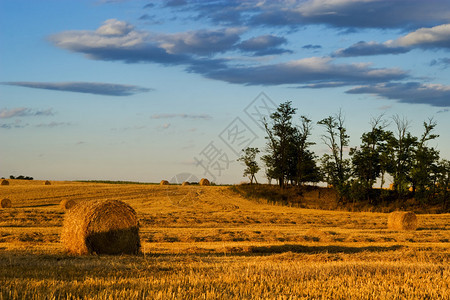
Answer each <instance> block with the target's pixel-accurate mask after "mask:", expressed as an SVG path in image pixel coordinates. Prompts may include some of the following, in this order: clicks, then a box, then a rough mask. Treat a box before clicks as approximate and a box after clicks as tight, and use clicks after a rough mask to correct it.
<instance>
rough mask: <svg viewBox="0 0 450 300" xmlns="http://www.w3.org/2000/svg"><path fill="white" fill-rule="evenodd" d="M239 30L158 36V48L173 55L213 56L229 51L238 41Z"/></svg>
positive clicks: (201, 31)
mask: <svg viewBox="0 0 450 300" xmlns="http://www.w3.org/2000/svg"><path fill="white" fill-rule="evenodd" d="M243 31H244V30H243V29H241V28H226V29H219V30H197V31H188V32H182V33H175V34H170V35H169V34H167V35H159V36H158V37H156V40H158V41H159V42H160V47H162V48H164V49H165V50H166V51H167V52H168V53H173V54H182V53H183V54H186V53H190V54H195V55H200V56H203V55H213V54H217V53H221V52H226V51H229V50H230V49H231V48H232V47H233V46H234V45H235V44H236V42H238V41H239V39H240V34H241V33H242V32H243Z"/></svg>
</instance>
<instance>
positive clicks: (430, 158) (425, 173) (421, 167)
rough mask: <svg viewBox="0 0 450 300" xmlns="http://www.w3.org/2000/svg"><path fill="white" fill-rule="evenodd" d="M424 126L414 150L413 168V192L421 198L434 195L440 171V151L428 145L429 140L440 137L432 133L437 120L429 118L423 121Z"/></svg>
mask: <svg viewBox="0 0 450 300" xmlns="http://www.w3.org/2000/svg"><path fill="white" fill-rule="evenodd" d="M423 126H424V133H423V134H422V136H421V137H420V139H419V140H418V142H417V147H416V149H415V150H414V160H413V163H412V169H411V184H412V185H411V187H412V192H413V193H414V194H415V196H416V197H417V198H420V199H421V200H425V199H426V198H429V197H430V196H431V197H432V196H433V195H434V193H435V189H436V182H437V177H438V172H439V168H438V163H439V152H438V151H437V150H436V149H434V148H430V147H427V142H428V141H430V140H433V139H435V138H437V137H438V135H436V134H433V133H432V132H433V130H434V129H435V127H436V122H435V121H434V120H433V119H429V120H428V122H424V123H423Z"/></svg>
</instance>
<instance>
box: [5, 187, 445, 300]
mask: <svg viewBox="0 0 450 300" xmlns="http://www.w3.org/2000/svg"><path fill="white" fill-rule="evenodd" d="M0 198H1V199H3V198H9V199H10V200H11V201H12V206H13V207H12V208H3V209H0V299H66V298H69V299H349V298H351V299H450V292H449V290H450V215H449V214H441V215H418V220H419V228H418V229H417V230H416V231H392V230H388V229H387V226H386V225H387V216H388V215H387V214H384V213H356V212H345V211H325V210H311V209H302V208H292V207H285V206H275V205H270V204H267V203H265V202H264V201H263V200H261V201H250V200H247V199H244V198H242V197H240V196H238V195H237V194H235V193H233V192H232V191H231V189H230V188H229V187H220V186H211V187H202V186H159V185H137V184H102V183H79V182H52V184H51V185H47V186H46V185H44V184H43V182H42V181H21V180H11V181H10V185H9V186H1V187H0ZM64 199H74V200H77V201H90V200H95V199H117V200H122V201H124V202H126V203H128V204H130V205H131V206H132V207H133V208H134V209H135V210H136V212H137V214H138V218H139V222H140V225H141V228H140V235H141V244H142V254H140V255H138V256H129V255H123V256H105V255H101V256H97V255H91V256H79V257H76V256H70V255H67V254H65V253H64V250H63V246H62V244H61V243H60V241H59V234H60V232H61V226H62V222H63V219H64V210H63V209H61V208H60V206H59V203H60V202H61V201H62V200H64Z"/></svg>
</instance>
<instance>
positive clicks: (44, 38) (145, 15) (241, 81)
mask: <svg viewBox="0 0 450 300" xmlns="http://www.w3.org/2000/svg"><path fill="white" fill-rule="evenodd" d="M449 48H450V2H448V1H447V0H430V1H422V0H397V1H381V0H309V1H290V0H287V1H199V0H194V1H190V0H185V1H184V0H173V1H149V0H146V1H140V0H135V1H126V0H92V1H87V0H86V1H85V0H77V1H70V0H64V1H60V0H58V1H57V0H43V1H31V0H29V1H24V0H0V176H4V177H7V176H9V175H15V176H17V175H26V176H33V177H34V178H36V179H51V180H77V179H106V180H133V181H145V182H159V181H160V180H161V179H171V178H173V177H177V175H178V177H177V178H181V177H183V176H184V175H180V174H187V173H189V174H193V175H194V176H196V177H198V178H201V177H208V178H210V179H211V180H213V181H215V182H218V183H237V182H240V181H241V180H244V178H243V177H242V176H241V174H242V170H243V167H242V165H240V163H238V162H236V158H237V154H236V153H237V151H238V150H239V149H240V148H242V147H244V146H253V147H259V148H260V149H263V148H264V144H265V141H264V136H265V135H264V131H263V130H262V129H261V128H260V127H259V126H258V123H257V122H255V120H256V119H257V116H258V114H255V112H257V111H256V110H255V109H258V111H259V116H264V115H267V113H268V112H270V110H271V109H273V108H274V107H275V106H276V105H278V104H279V103H281V102H285V101H292V103H293V106H294V107H296V108H297V109H298V115H306V116H308V117H309V118H310V119H312V120H313V122H314V123H315V122H317V121H319V120H321V119H323V118H325V117H327V116H329V115H333V114H335V113H337V112H338V111H339V109H342V112H343V113H344V114H345V116H346V125H347V128H348V131H349V134H350V136H351V146H356V145H358V144H359V142H360V140H359V138H360V136H361V134H362V133H363V132H365V131H367V130H368V129H369V128H370V125H369V122H370V119H371V118H372V117H377V116H379V115H381V114H384V116H385V117H386V118H387V119H389V118H391V117H392V116H394V115H399V116H401V117H405V118H407V119H408V120H409V121H410V124H411V127H410V130H411V132H412V133H413V134H414V135H416V136H419V135H420V134H421V133H422V123H423V122H424V121H426V120H427V119H428V118H434V120H435V121H436V122H437V124H438V126H437V129H436V133H437V134H439V135H440V137H439V138H438V139H437V140H435V141H432V142H431V145H432V146H435V147H437V148H438V149H439V150H440V153H441V157H442V158H447V159H449V158H450V139H449V137H450V135H449V133H448V128H450V118H449V117H450V111H449V108H450V76H449V75H450V70H449V66H450V57H449V52H448V51H449ZM391 129H393V128H391ZM321 134H323V131H322V128H320V127H319V126H318V125H315V126H314V129H313V139H314V140H315V141H316V142H317V144H316V145H315V146H314V150H315V152H316V154H318V155H319V156H321V155H322V154H323V153H325V152H326V151H327V150H326V147H325V146H324V145H323V143H322V142H321V139H320V135H321ZM258 179H259V180H260V181H265V179H264V178H263V174H262V173H261V174H259V176H258Z"/></svg>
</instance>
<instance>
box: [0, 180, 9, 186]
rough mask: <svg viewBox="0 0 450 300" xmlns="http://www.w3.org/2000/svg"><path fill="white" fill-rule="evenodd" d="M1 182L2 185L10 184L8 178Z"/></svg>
mask: <svg viewBox="0 0 450 300" xmlns="http://www.w3.org/2000/svg"><path fill="white" fill-rule="evenodd" d="M1 184H2V185H9V181H8V180H6V179H3V180H2V183H1Z"/></svg>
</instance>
